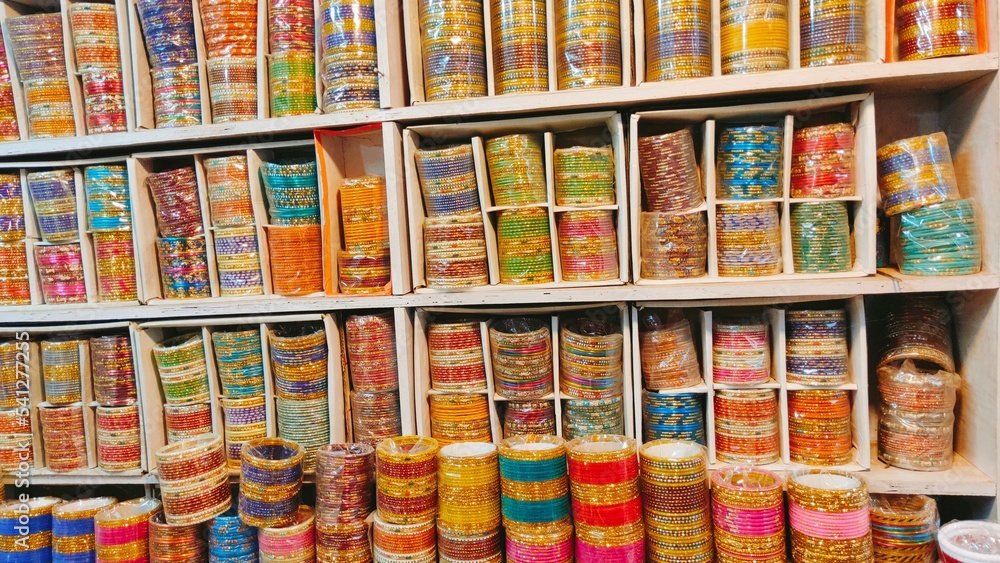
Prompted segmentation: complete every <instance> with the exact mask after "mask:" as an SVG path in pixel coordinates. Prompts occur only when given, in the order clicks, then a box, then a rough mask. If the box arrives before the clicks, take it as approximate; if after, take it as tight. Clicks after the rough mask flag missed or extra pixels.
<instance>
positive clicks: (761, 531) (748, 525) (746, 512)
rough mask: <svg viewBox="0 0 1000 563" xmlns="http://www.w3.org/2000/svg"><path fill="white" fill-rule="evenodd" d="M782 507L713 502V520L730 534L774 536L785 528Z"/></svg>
mask: <svg viewBox="0 0 1000 563" xmlns="http://www.w3.org/2000/svg"><path fill="white" fill-rule="evenodd" d="M781 508H782V507H781V506H775V507H771V508H737V507H731V506H726V505H724V504H721V503H718V502H717V503H714V504H712V521H713V522H715V525H716V526H717V527H719V528H722V529H723V530H724V531H726V532H729V533H730V534H734V535H739V536H772V535H774V534H777V533H778V532H781V531H783V530H784V529H785V516H784V514H783V513H782V510H781Z"/></svg>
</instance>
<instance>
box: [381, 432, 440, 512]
mask: <svg viewBox="0 0 1000 563" xmlns="http://www.w3.org/2000/svg"><path fill="white" fill-rule="evenodd" d="M437 454H438V442H437V440H435V439H434V438H425V437H422V436H400V437H397V438H388V439H386V440H383V441H382V442H380V443H379V445H378V446H377V447H376V448H375V469H376V477H377V479H376V483H377V488H376V491H375V492H376V496H375V499H376V504H377V506H378V513H379V517H380V518H381V519H382V520H383V521H385V522H386V523H389V524H417V523H428V522H429V523H430V527H431V529H432V530H433V528H434V515H435V514H437V499H438V496H437Z"/></svg>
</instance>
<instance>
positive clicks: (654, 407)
mask: <svg viewBox="0 0 1000 563" xmlns="http://www.w3.org/2000/svg"><path fill="white" fill-rule="evenodd" d="M702 398H703V395H701V394H698V393H678V394H660V393H656V392H654V391H647V390H645V389H644V390H643V391H642V429H643V436H644V437H645V440H644V441H646V442H651V441H653V440H662V439H665V438H669V439H672V440H686V441H689V442H696V443H698V444H702V445H704V444H705V414H704V407H703V403H702Z"/></svg>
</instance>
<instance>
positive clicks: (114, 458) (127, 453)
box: [95, 405, 142, 472]
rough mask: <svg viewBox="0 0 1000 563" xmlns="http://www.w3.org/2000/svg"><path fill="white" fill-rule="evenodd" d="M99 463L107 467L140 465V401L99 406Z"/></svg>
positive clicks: (123, 468)
mask: <svg viewBox="0 0 1000 563" xmlns="http://www.w3.org/2000/svg"><path fill="white" fill-rule="evenodd" d="M95 416H96V421H97V466H98V467H100V468H101V469H103V470H104V471H109V472H119V471H131V470H135V469H140V463H141V461H142V452H141V445H142V443H141V436H140V434H141V430H140V425H139V407H138V405H129V406H125V407H101V406H99V407H97V412H96V415H95Z"/></svg>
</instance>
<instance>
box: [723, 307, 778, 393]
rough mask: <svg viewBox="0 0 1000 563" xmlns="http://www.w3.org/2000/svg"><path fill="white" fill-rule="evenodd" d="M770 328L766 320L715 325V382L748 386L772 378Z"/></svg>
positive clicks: (745, 319) (735, 321) (740, 319)
mask: <svg viewBox="0 0 1000 563" xmlns="http://www.w3.org/2000/svg"><path fill="white" fill-rule="evenodd" d="M770 334H771V331H770V326H769V325H768V322H767V320H766V319H764V318H754V317H748V318H731V319H725V318H721V319H717V320H715V321H713V322H712V381H713V382H717V383H731V384H738V385H749V384H754V383H764V382H766V381H767V380H768V379H770V378H771V340H770Z"/></svg>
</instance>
